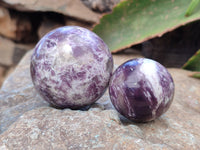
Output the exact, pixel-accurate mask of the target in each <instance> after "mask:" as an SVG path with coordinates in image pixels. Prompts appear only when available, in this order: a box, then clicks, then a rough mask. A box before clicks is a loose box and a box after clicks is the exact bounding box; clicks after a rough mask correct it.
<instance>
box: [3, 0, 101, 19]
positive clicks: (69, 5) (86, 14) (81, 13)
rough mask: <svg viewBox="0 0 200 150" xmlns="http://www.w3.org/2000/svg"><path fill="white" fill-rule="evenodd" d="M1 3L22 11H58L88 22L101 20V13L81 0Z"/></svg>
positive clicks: (6, 0)
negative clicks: (91, 8) (94, 10)
mask: <svg viewBox="0 0 200 150" xmlns="http://www.w3.org/2000/svg"><path fill="white" fill-rule="evenodd" d="M0 4H2V5H4V6H7V7H11V8H15V9H17V10H20V11H42V12H49V11H51V12H57V13H61V14H64V15H67V16H70V17H74V18H77V19H81V20H84V21H88V22H98V20H99V14H97V13H95V12H93V11H91V10H90V9H89V8H87V7H86V6H85V5H84V4H83V3H82V2H81V1H80V0H73V1H72V0H54V1H52V0H42V1H39V0H28V1H27V0H3V1H2V2H1V1H0Z"/></svg>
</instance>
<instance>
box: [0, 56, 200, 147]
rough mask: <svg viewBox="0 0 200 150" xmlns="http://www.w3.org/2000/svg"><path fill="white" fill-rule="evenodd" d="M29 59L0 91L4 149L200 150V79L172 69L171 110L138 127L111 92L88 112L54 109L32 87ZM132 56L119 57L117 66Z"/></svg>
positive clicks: (139, 124)
mask: <svg viewBox="0 0 200 150" xmlns="http://www.w3.org/2000/svg"><path fill="white" fill-rule="evenodd" d="M30 55H31V52H29V53H28V54H27V55H26V56H25V57H24V58H23V60H22V61H21V62H20V64H19V65H18V67H17V68H16V70H15V71H14V73H12V74H11V75H10V76H9V77H8V78H7V80H6V81H5V82H4V84H3V86H2V88H1V90H0V106H1V107H0V131H1V134H0V149H17V150H18V149H26V150H27V149H41V150H43V149H44V150H45V149H54V150H60V149H74V150H77V149H108V150H109V149H116V150H118V149H126V150H132V149H169V150H172V149H185V150H188V149H200V146H199V145H200V143H199V141H200V134H199V133H198V132H199V130H200V125H199V124H200V117H199V114H200V111H199V110H200V99H199V97H200V93H199V89H200V80H198V79H194V78H190V77H189V75H190V74H191V72H189V71H185V70H181V69H169V72H170V73H171V74H172V77H173V78H174V81H175V87H176V89H175V97H174V101H173V103H172V105H171V107H170V108H169V110H168V111H167V113H166V114H164V115H162V116H161V117H160V118H158V119H156V120H155V121H152V122H149V123H133V122H130V121H128V120H127V119H125V118H123V117H122V116H120V115H119V114H118V113H117V112H116V110H114V108H113V106H112V104H111V103H110V100H109V96H108V93H105V95H104V96H103V97H102V98H101V99H100V100H99V101H97V102H96V103H95V104H94V105H92V106H91V107H90V108H89V109H88V110H85V111H83V110H70V109H63V110H60V109H56V108H53V107H51V106H49V105H48V104H47V103H46V102H44V101H43V100H42V99H41V98H40V96H39V95H38V94H37V93H36V92H35V90H34V88H33V85H32V82H31V79H30V73H29V63H30ZM133 57H135V56H133V55H129V56H126V58H125V57H123V56H120V55H114V62H115V64H117V65H119V64H121V63H122V62H124V61H125V60H127V59H130V58H133ZM137 57H138V56H137Z"/></svg>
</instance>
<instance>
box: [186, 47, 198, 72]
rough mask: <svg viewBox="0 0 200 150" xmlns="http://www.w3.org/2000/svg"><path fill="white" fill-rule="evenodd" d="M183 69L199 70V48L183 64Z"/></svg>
mask: <svg viewBox="0 0 200 150" xmlns="http://www.w3.org/2000/svg"><path fill="white" fill-rule="evenodd" d="M183 69H187V70H192V71H200V50H198V51H197V52H196V53H195V54H194V56H192V57H191V58H190V59H189V60H188V61H187V62H186V63H185V64H184V65H183Z"/></svg>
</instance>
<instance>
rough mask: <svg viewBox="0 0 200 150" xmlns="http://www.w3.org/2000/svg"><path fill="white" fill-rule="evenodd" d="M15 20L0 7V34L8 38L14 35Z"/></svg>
mask: <svg viewBox="0 0 200 150" xmlns="http://www.w3.org/2000/svg"><path fill="white" fill-rule="evenodd" d="M16 28H17V27H16V20H13V19H11V16H10V13H9V11H8V10H7V9H6V8H3V7H0V34H1V35H3V36H6V37H9V38H14V37H15V31H16Z"/></svg>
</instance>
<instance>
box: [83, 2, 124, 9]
mask: <svg viewBox="0 0 200 150" xmlns="http://www.w3.org/2000/svg"><path fill="white" fill-rule="evenodd" d="M82 2H83V3H84V4H85V5H86V6H88V7H89V8H90V9H92V10H95V11H100V12H108V11H111V10H112V8H113V7H114V5H116V4H117V3H118V2H120V0H82Z"/></svg>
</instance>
